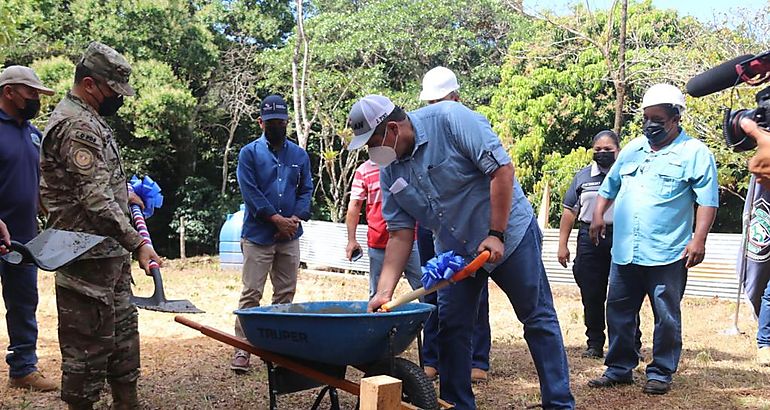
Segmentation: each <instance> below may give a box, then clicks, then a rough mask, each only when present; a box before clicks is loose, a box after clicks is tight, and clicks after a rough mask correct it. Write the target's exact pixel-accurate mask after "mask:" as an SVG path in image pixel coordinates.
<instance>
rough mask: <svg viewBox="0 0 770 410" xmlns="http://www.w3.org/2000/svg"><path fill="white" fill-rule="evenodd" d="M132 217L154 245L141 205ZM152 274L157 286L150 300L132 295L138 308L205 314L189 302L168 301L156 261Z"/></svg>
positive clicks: (152, 263) (151, 267)
mask: <svg viewBox="0 0 770 410" xmlns="http://www.w3.org/2000/svg"><path fill="white" fill-rule="evenodd" d="M131 216H132V217H133V219H134V226H135V227H136V230H137V231H138V232H139V235H141V236H142V237H143V238H144V239H145V240H147V241H148V242H149V243H150V245H152V240H151V239H150V232H149V231H148V230H147V223H146V222H145V221H144V215H142V210H141V208H139V205H135V204H132V205H131ZM150 274H151V275H152V282H153V284H154V285H155V290H154V291H153V292H152V296H150V297H148V298H143V297H137V296H134V295H133V294H132V295H131V303H133V304H134V305H136V307H138V308H141V309H147V310H155V311H158V312H169V313H204V312H203V311H202V310H200V309H198V308H197V307H195V305H193V304H192V302H190V301H189V300H184V299H180V300H167V299H166V292H165V291H164V290H163V278H162V277H161V276H160V265H158V262H156V261H150Z"/></svg>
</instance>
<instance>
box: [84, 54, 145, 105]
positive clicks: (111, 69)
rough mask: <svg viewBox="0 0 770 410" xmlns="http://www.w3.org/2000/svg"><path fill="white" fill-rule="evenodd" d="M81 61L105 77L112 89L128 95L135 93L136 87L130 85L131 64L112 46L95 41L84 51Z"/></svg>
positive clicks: (95, 72)
mask: <svg viewBox="0 0 770 410" xmlns="http://www.w3.org/2000/svg"><path fill="white" fill-rule="evenodd" d="M80 63H81V64H83V65H84V66H85V67H86V68H88V69H89V70H91V71H92V72H93V73H94V74H95V75H96V76H98V77H101V78H102V79H104V80H105V81H106V82H107V84H108V85H109V86H110V88H112V91H115V92H116V93H118V94H120V95H125V96H128V97H130V96H132V95H134V94H135V92H134V89H133V88H132V87H131V86H130V85H128V77H129V76H130V75H131V65H129V64H128V61H126V59H125V57H123V56H122V55H121V54H120V53H118V52H117V51H115V50H114V49H113V48H112V47H110V46H107V45H105V44H102V43H100V42H98V41H93V42H91V44H89V45H88V48H87V49H86V52H85V53H83V58H82V59H81V60H80Z"/></svg>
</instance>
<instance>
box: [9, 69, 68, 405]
mask: <svg viewBox="0 0 770 410" xmlns="http://www.w3.org/2000/svg"><path fill="white" fill-rule="evenodd" d="M40 94H46V95H53V94H54V92H53V90H51V89H50V88H46V87H43V84H42V83H41V82H40V79H39V78H38V77H37V75H35V72H34V71H33V70H32V69H31V68H27V67H22V66H10V67H8V68H6V69H5V70H3V72H2V73H0V175H2V176H3V177H2V178H0V197H1V198H3V200H2V201H0V219H2V220H3V221H5V224H6V225H7V227H8V232H9V233H10V237H11V239H14V240H16V241H19V242H21V243H25V242H28V241H29V240H31V239H32V238H34V237H35V235H37V204H38V186H39V182H40V172H39V168H38V162H39V154H38V150H39V145H40V137H41V133H40V131H38V129H37V128H35V126H34V125H32V124H31V123H30V122H29V120H31V119H32V118H34V117H35V116H36V115H37V113H38V111H40ZM0 279H2V285H3V301H4V302H5V309H6V314H5V319H6V326H7V327H8V338H9V339H10V344H9V346H8V352H9V353H8V354H7V355H6V357H5V361H6V362H7V363H8V367H9V378H10V380H9V383H8V384H9V385H10V386H11V387H16V388H26V389H33V390H41V391H49V390H55V389H56V387H57V385H58V383H56V382H54V381H52V380H49V379H46V378H45V376H43V375H42V374H41V373H40V372H39V371H38V370H37V354H36V353H35V349H36V346H37V320H36V319H35V311H36V310H37V269H36V268H35V266H34V265H32V264H25V265H18V266H17V265H11V264H9V263H6V262H5V261H0Z"/></svg>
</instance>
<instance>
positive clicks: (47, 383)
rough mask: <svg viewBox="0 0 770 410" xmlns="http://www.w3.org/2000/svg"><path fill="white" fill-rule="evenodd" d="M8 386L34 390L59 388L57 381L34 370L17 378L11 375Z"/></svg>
mask: <svg viewBox="0 0 770 410" xmlns="http://www.w3.org/2000/svg"><path fill="white" fill-rule="evenodd" d="M8 387H12V388H14V389H30V390H36V391H52V390H57V389H58V388H59V383H56V382H54V381H53V380H49V379H46V378H45V376H43V374H42V373H40V372H39V371H37V370H35V371H34V372H32V373H30V374H28V375H26V376H24V377H19V378H13V377H11V378H10V379H8Z"/></svg>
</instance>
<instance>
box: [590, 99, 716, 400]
mask: <svg viewBox="0 0 770 410" xmlns="http://www.w3.org/2000/svg"><path fill="white" fill-rule="evenodd" d="M684 107H685V101H684V95H682V92H681V91H679V89H677V88H676V87H674V86H672V85H669V84H657V85H654V86H652V87H650V89H649V90H648V91H647V92H646V93H645V95H644V98H643V99H642V109H643V110H644V129H643V130H644V134H645V136H646V137H647V138H637V139H635V140H633V141H631V142H630V143H629V144H628V145H627V146H626V147H625V148H623V150H622V151H621V152H620V155H619V156H618V159H617V161H616V162H615V164H614V165H613V166H612V168H611V169H610V172H609V173H608V174H607V177H606V178H605V179H604V182H603V183H602V186H601V188H600V190H599V196H598V197H597V199H596V208H595V209H594V217H593V220H592V222H591V228H590V233H589V234H590V236H591V239H592V240H593V241H594V243H597V242H598V239H599V237H600V236H602V237H603V236H604V220H603V219H602V217H601V216H602V215H603V214H604V212H605V210H606V209H607V208H608V207H609V205H610V204H612V203H613V201H614V204H615V213H614V220H615V223H614V230H613V244H614V245H613V247H612V268H611V270H610V285H609V294H608V296H607V333H608V336H609V342H610V343H609V350H608V351H607V358H606V360H605V365H606V366H607V370H606V371H605V372H604V374H603V375H602V376H601V377H600V378H598V379H594V380H591V381H590V382H589V383H588V384H589V386H591V387H611V386H615V385H618V384H632V383H633V378H632V370H633V369H634V368H635V367H636V366H637V365H638V363H639V360H638V358H637V355H636V352H635V350H634V334H635V329H636V326H637V323H636V317H637V315H638V314H639V310H640V309H641V306H642V302H643V300H644V297H645V296H648V297H649V298H650V305H651V306H652V311H653V314H654V315H655V330H654V334H653V354H652V355H653V360H652V363H650V364H649V365H648V366H647V371H646V373H647V382H646V383H645V386H644V389H643V391H644V392H645V393H647V394H665V393H667V392H668V391H669V390H670V388H671V380H672V376H673V374H674V373H675V372H676V369H677V366H678V364H679V356H680V354H681V352H682V318H681V311H680V304H681V301H682V296H683V295H684V289H685V284H686V282H687V269H688V268H691V267H693V266H695V265H697V264H699V263H701V262H702V261H703V257H704V255H705V252H706V236H707V235H708V232H709V230H710V229H711V225H712V223H713V222H714V218H715V216H716V210H717V206H718V205H719V201H718V199H719V198H718V194H719V191H718V185H717V170H716V165H715V163H714V156H713V155H712V154H711V152H710V151H709V150H708V148H707V147H706V145H705V144H703V143H702V142H700V141H698V140H696V139H693V138H691V137H690V136H688V135H687V134H686V133H685V132H684V131H683V130H682V128H681V127H680V120H681V113H682V111H683V110H684ZM696 204H697V205H698V211H697V213H695V211H694V209H693V208H694V205H696ZM693 217H695V234H694V235H693Z"/></svg>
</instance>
